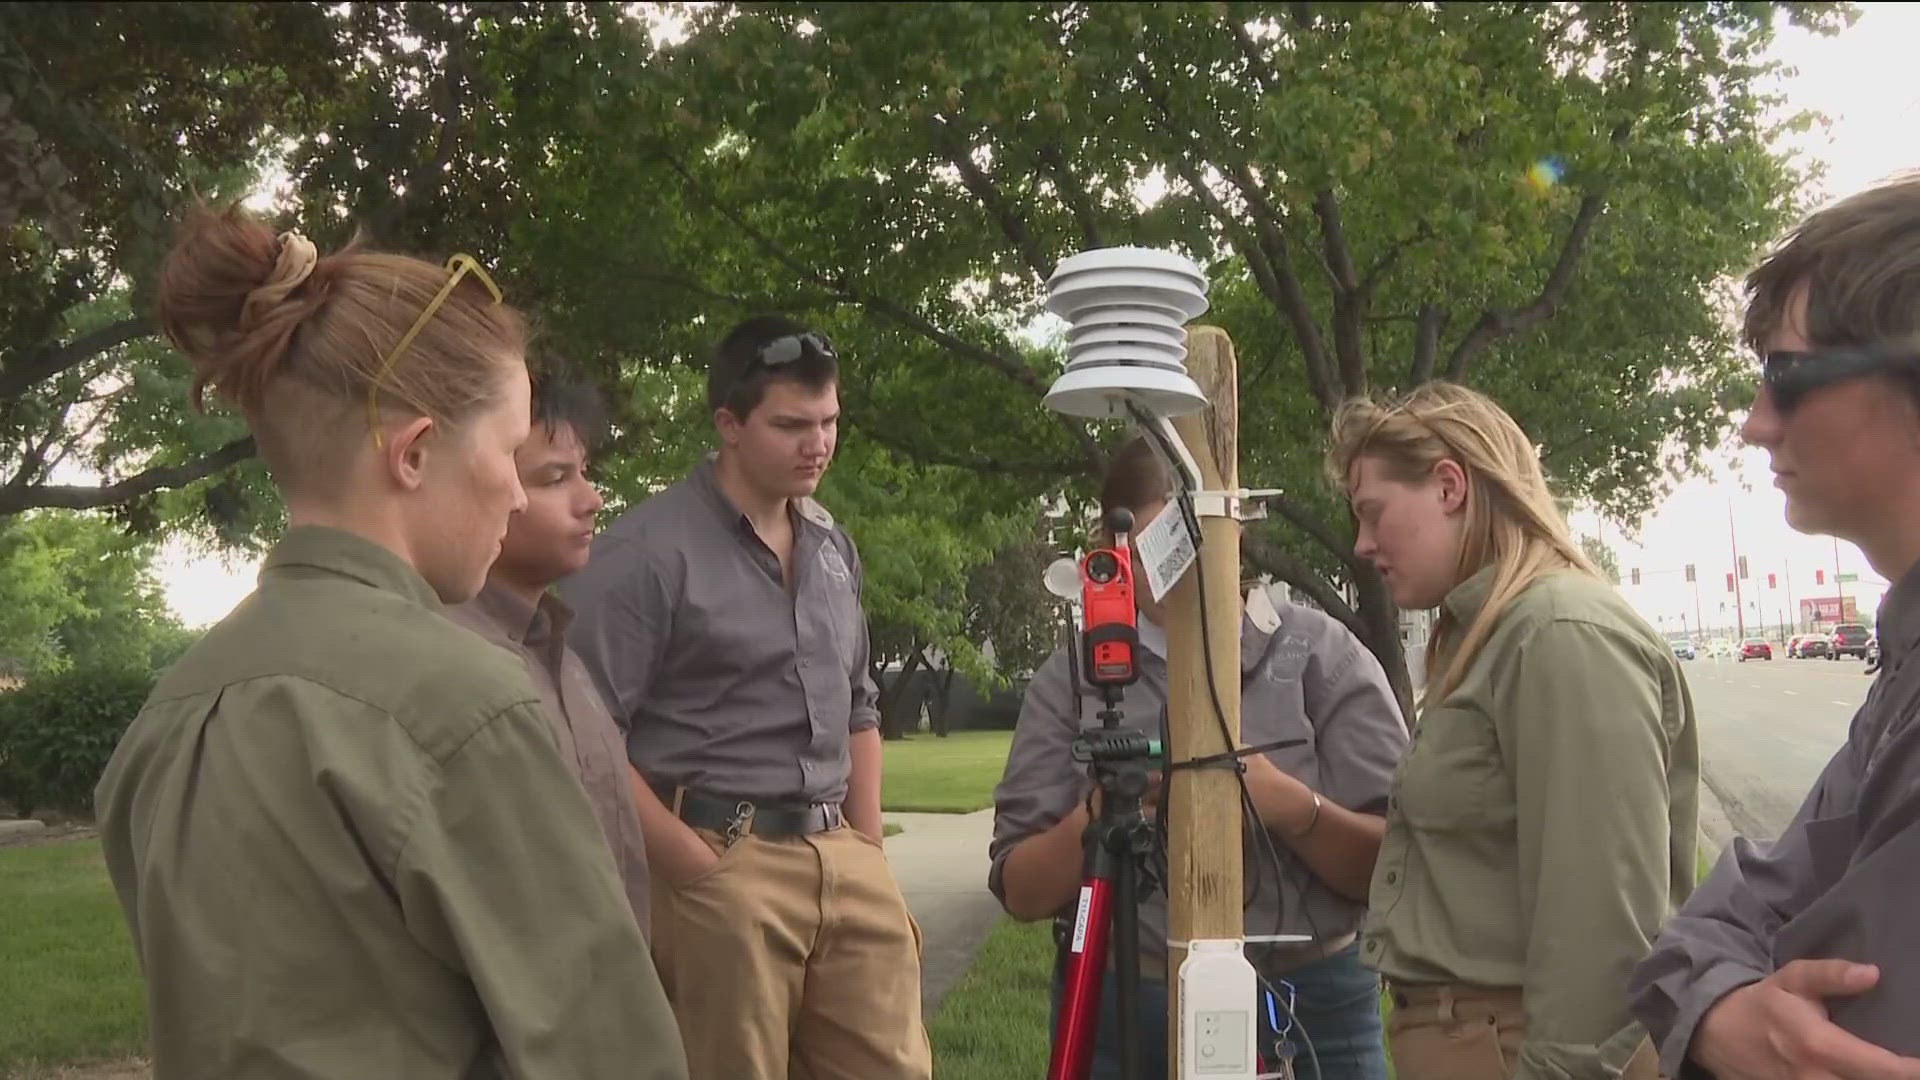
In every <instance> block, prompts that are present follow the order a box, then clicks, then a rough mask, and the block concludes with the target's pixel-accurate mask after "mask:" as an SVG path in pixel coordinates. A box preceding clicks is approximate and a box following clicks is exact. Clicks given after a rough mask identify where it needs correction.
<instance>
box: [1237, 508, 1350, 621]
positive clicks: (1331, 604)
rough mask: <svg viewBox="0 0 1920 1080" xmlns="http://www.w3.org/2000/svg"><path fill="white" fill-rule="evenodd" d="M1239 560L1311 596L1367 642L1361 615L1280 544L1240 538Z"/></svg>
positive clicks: (1242, 536) (1252, 538)
mask: <svg viewBox="0 0 1920 1080" xmlns="http://www.w3.org/2000/svg"><path fill="white" fill-rule="evenodd" d="M1240 557H1241V558H1243V559H1245V560H1246V561H1247V563H1248V564H1249V565H1251V566H1253V567H1254V568H1255V569H1258V570H1261V571H1263V572H1265V573H1268V574H1272V575H1273V576H1274V577H1277V578H1279V579H1280V580H1281V581H1284V582H1286V583H1287V584H1289V585H1291V586H1293V587H1294V588H1296V589H1299V590H1300V591H1301V592H1303V593H1306V594H1307V595H1308V596H1311V597H1313V602H1314V603H1316V604H1318V605H1320V610H1322V611H1324V612H1326V613H1327V614H1329V615H1331V616H1333V617H1334V618H1336V619H1339V620H1340V621H1341V622H1342V623H1344V624H1346V627H1347V629H1349V630H1352V631H1353V632H1354V635H1355V636H1356V637H1360V639H1361V640H1363V641H1364V640H1366V638H1365V625H1366V624H1365V623H1363V622H1361V620H1360V613H1359V612H1357V611H1355V610H1353V607H1352V606H1351V605H1349V604H1348V603H1347V602H1346V600H1344V599H1342V598H1341V596H1340V594H1339V593H1337V592H1335V591H1334V589H1333V587H1332V586H1331V585H1328V584H1327V582H1326V579H1324V578H1322V577H1321V576H1320V575H1319V574H1317V573H1315V572H1314V570H1313V568H1312V567H1311V566H1308V565H1307V564H1306V563H1305V562H1302V561H1301V560H1299V559H1296V558H1294V557H1293V556H1292V555H1289V554H1287V553H1286V552H1285V551H1283V550H1281V549H1280V547H1279V545H1277V544H1273V543H1270V542H1269V541H1266V540H1263V539H1261V538H1260V537H1258V536H1255V535H1254V534H1252V533H1242V534H1241V535H1240Z"/></svg>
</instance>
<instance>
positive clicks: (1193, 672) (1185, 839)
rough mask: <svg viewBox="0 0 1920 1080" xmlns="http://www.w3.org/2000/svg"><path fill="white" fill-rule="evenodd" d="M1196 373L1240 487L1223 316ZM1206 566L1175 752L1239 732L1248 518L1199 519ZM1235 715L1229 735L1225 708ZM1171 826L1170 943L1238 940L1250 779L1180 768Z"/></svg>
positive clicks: (1192, 356)
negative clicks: (1244, 783)
mask: <svg viewBox="0 0 1920 1080" xmlns="http://www.w3.org/2000/svg"><path fill="white" fill-rule="evenodd" d="M1187 372H1188V374H1190V375H1192V376H1193V379H1194V381H1195V382H1197V383H1199V384H1200V389H1201V391H1202V392H1204V393H1205V394H1206V395H1207V401H1208V402H1209V407H1208V408H1207V409H1205V410H1204V411H1202V412H1199V413H1196V414H1193V415H1191V416H1184V417H1181V418H1179V419H1177V420H1175V421H1174V427H1175V429H1176V430H1178V431H1179V432H1180V437H1181V439H1182V440H1183V441H1185V443H1186V444H1187V448H1188V450H1190V451H1191V452H1192V454H1193V456H1194V459H1195V461H1197V462H1198V463H1199V466H1200V473H1201V485H1202V487H1204V488H1205V489H1206V490H1209V491H1231V490H1235V489H1237V488H1239V486H1240V436H1239V426H1240V394H1239V379H1238V374H1237V366H1236V364H1235V361H1234V355H1233V342H1232V340H1231V339H1229V338H1228V337H1227V334H1226V331H1224V330H1221V329H1220V328H1218V327H1213V326H1195V327H1190V328H1188V336H1187ZM1200 531H1201V544H1200V558H1199V562H1200V566H1195V567H1192V568H1189V569H1188V570H1187V572H1186V574H1185V575H1184V576H1182V577H1181V579H1180V581H1179V582H1178V583H1177V584H1175V585H1174V587H1173V591H1172V592H1171V593H1169V594H1168V596H1167V605H1166V611H1167V652H1168V654H1169V655H1168V656H1167V683H1168V685H1167V709H1168V716H1167V723H1168V729H1169V730H1168V735H1169V737H1170V739H1171V744H1170V745H1169V746H1168V747H1167V754H1168V757H1169V759H1170V760H1173V761H1185V760H1188V759H1191V758H1197V757H1205V756H1207V755H1208V754H1219V753H1224V752H1226V751H1227V750H1230V749H1233V748H1234V747H1235V746H1237V745H1239V740H1240V617H1241V616H1240V523H1239V522H1238V521H1236V520H1234V519H1232V518H1224V517H1203V518H1201V519H1200ZM1201 566H1204V567H1205V571H1206V579H1207V615H1208V620H1207V638H1208V639H1209V640H1210V644H1211V645H1212V650H1211V651H1212V655H1213V687H1212V689H1210V688H1209V687H1208V681H1207V669H1206V655H1207V650H1206V649H1205V647H1204V646H1203V641H1202V637H1201V624H1200V577H1201V574H1200V569H1201ZM1215 690H1217V691H1218V694H1219V711H1220V712H1221V713H1223V714H1225V719H1226V726H1227V734H1226V736H1225V737H1224V738H1223V736H1222V734H1221V730H1220V721H1219V719H1218V718H1217V717H1216V715H1215V709H1214V691H1215ZM1167 797H1168V798H1169V799H1170V800H1171V801H1170V810H1171V828H1170V830H1169V833H1168V837H1167V845H1168V846H1167V866H1168V877H1169V878H1170V879H1171V880H1169V881H1168V883H1167V890H1168V893H1169V896H1168V901H1169V904H1168V907H1169V920H1168V927H1167V931H1168V932H1167V937H1168V939H1169V940H1170V941H1193V940H1197V939H1203V938H1237V937H1241V936H1242V935H1243V934H1244V933H1245V917H1244V916H1245V912H1244V911H1243V909H1242V907H1241V904H1242V899H1243V897H1242V893H1241V877H1242V870H1243V866H1242V856H1241V846H1240V843H1241V841H1240V827H1241V816H1240V785H1239V781H1238V778H1237V777H1236V776H1235V775H1234V773H1233V772H1231V771H1230V770H1227V769H1181V770H1178V771H1177V772H1175V773H1173V774H1172V776H1171V777H1170V787H1169V788H1168V791H1167ZM1185 959H1186V949H1185V948H1184V947H1170V948H1169V949H1168V950H1167V964H1168V968H1167V984H1168V989H1169V991H1170V992H1169V993H1168V995H1167V1002H1168V1008H1169V1009H1170V1010H1171V1011H1170V1013H1169V1015H1168V1024H1167V1034H1168V1049H1169V1052H1170V1055H1171V1056H1170V1057H1169V1058H1168V1061H1169V1062H1172V1063H1173V1065H1174V1069H1175V1074H1176V1075H1177V1074H1178V1068H1179V1065H1178V1063H1179V1061H1180V981H1179V971H1180V963H1181V961H1183V960H1185Z"/></svg>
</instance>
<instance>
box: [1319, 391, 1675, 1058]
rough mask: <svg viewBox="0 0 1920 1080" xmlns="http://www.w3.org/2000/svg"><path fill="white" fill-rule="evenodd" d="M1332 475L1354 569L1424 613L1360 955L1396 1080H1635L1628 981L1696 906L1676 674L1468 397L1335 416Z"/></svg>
mask: <svg viewBox="0 0 1920 1080" xmlns="http://www.w3.org/2000/svg"><path fill="white" fill-rule="evenodd" d="M1328 467H1329V472H1330V474H1331V475H1332V476H1333V477H1334V478H1335V480H1336V482H1338V483H1340V484H1341V485H1342V486H1343V487H1344V488H1345V490H1346V493H1347V497H1348V500H1349V502H1350V503H1351V505H1352V509H1353V514H1354V518H1355V520H1356V522H1357V526H1358V530H1359V535H1358V539H1357V541H1356V543H1355V545H1354V552H1355V554H1356V555H1358V556H1359V557H1360V558H1362V559H1365V560H1367V561H1368V562H1370V563H1372V564H1373V565H1374V566H1375V567H1376V568H1377V569H1378V570H1379V571H1380V572H1381V574H1382V576H1384V577H1385V579H1386V583H1387V587H1388V589H1389V591H1390V592H1391V594H1392V596H1393V601H1394V603H1395V604H1396V605H1397V606H1399V607H1401V608H1403V609H1427V608H1438V609H1439V617H1438V621H1437V623H1436V625H1435V631H1434V637H1433V641H1432V644H1431V647H1430V649H1429V653H1428V656H1429V660H1428V665H1427V672H1428V681H1427V685H1426V688H1425V692H1424V695H1423V698H1422V703H1421V709H1420V712H1419V716H1418V721H1417V724H1416V727H1415V730H1414V740H1413V745H1412V747H1411V749H1410V750H1409V751H1408V753H1407V756H1406V758H1405V759H1404V760H1403V762H1402V763H1401V766H1400V770H1399V773H1398V775H1397V777H1396V778H1395V782H1394V795H1393V801H1392V804H1391V806H1390V807H1389V809H1388V811H1387V826H1386V836H1385V838H1384V840H1383V842H1382V844H1381V848H1380V856H1379V860H1378V862H1377V863H1376V865H1375V868H1374V872H1373V885H1372V889H1371V891H1370V894H1369V901H1370V911H1369V914H1368V918H1367V923H1366V930H1365V938H1366V940H1365V945H1364V947H1363V951H1362V955H1363V956H1364V957H1365V959H1366V961H1367V963H1368V964H1370V965H1371V966H1372V967H1374V968H1375V969H1376V970H1378V971H1379V972H1380V974H1381V975H1382V977H1383V978H1384V979H1385V980H1386V982H1387V986H1388V989H1389V992H1390V995H1391V1000H1392V1002H1393V1005H1394V1012H1393V1016H1392V1018H1391V1020H1390V1022H1389V1024H1388V1032H1387V1034H1388V1044H1389V1046H1390V1048H1391V1050H1392V1054H1393V1060H1394V1065H1395V1068H1396V1070H1397V1073H1398V1076H1399V1077H1400V1080H1455V1078H1463V1080H1464V1078H1468V1077H1488V1078H1493V1077H1525V1078H1533V1077H1549V1076H1551V1077H1575V1078H1596V1080H1597V1078H1601V1077H1615V1076H1623V1075H1624V1076H1628V1077H1634V1078H1636V1080H1637V1078H1642V1077H1644V1078H1646V1080H1652V1077H1654V1076H1655V1062H1654V1057H1653V1054H1652V1051H1651V1048H1650V1047H1649V1046H1648V1045H1647V1043H1646V1039H1645V1033H1644V1032H1643V1031H1642V1030H1641V1029H1640V1027H1639V1026H1638V1025H1637V1024H1636V1023H1635V1022H1634V1021H1633V1020H1632V1019H1630V1017H1629V1016H1628V1013H1627V1001H1626V993H1625V992H1626V985H1627V977H1628V974H1629V973H1630V972H1631V971H1632V970H1633V966H1634V964H1635V963H1636V962H1637V961H1639V960H1640V958H1641V957H1643V956H1645V955H1646V953H1647V951H1648V948H1649V945H1650V944H1651V942H1652V940H1653V938H1654V936H1655V935H1656V934H1657V933H1658V932H1659V930H1660V926H1661V924H1662V923H1663V922H1664V921H1665V920H1666V919H1667V917H1668V915H1669V914H1670V913H1671V912H1672V911H1673V910H1674V909H1675V907H1676V906H1677V905H1678V904H1679V903H1680V901H1682V900H1684V899H1685V898H1686V895H1687V893H1688V891H1689V889H1690V887H1691V883H1692V880H1693V873H1694V845H1695V820H1696V809H1697V801H1696V800H1697V787H1698V780H1699V751H1698V748H1697V743H1696V738H1697V736H1696V732H1695V727H1694V717H1693V706H1692V703H1691V701H1690V700H1689V698H1688V694H1687V688H1686V684H1685V682H1684V681H1683V680H1682V678H1681V674H1680V670H1679V666H1678V664H1677V663H1676V662H1675V660H1674V658H1673V654H1672V653H1671V652H1670V651H1669V650H1668V648H1667V645H1666V643H1665V642H1664V641H1662V640H1661V639H1660V637H1659V636H1658V635H1656V634H1655V633H1654V632H1653V631H1652V630H1651V629H1650V628H1649V627H1648V626H1647V625H1646V623H1645V622H1643V621H1642V620H1641V619H1640V618H1639V616H1637V615H1635V614H1634V613H1633V611H1632V610H1631V609H1630V608H1629V607H1628V606H1627V604H1626V603H1625V602H1624V601H1623V600H1622V599H1621V598H1620V596H1619V595H1618V593H1617V592H1615V590H1614V589H1613V588H1612V587H1610V586H1609V585H1608V584H1607V583H1606V582H1605V581H1603V580H1601V578H1600V576H1599V574H1598V573H1597V572H1596V571H1595V570H1594V568H1593V566H1592V564H1591V563H1589V562H1588V561H1587V559H1586V558H1585V557H1584V556H1583V555H1582V554H1581V552H1580V549H1579V547H1578V546H1577V545H1576V544H1575V543H1574V542H1573V539H1572V537H1571V536H1570V535H1569V533H1568V531H1567V526H1566V522H1565V520H1564V519H1563V518H1562V517H1561V515H1560V512H1559V511H1558V510H1557V509H1556V507H1555V505H1554V501H1553V496H1552V494H1551V492H1550V491H1549V490H1548V487H1547V482H1546V477H1545V475H1544V474H1543V472H1542V470H1541V467H1540V457H1539V454H1538V453H1537V452H1536V451H1535V450H1534V447H1533V444H1532V442H1530V441H1529V440H1528V438H1527V436H1526V434H1525V433H1524V432H1522V431H1521V430H1520V428H1519V426H1518V425H1517V424H1515V423H1514V422H1513V419H1512V418H1511V417H1509V416H1508V415H1507V414H1506V413H1505V412H1504V411H1502V410H1501V408H1500V407H1499V406H1498V405H1496V404H1494V403H1493V402H1492V401H1490V400H1488V399H1487V398H1485V397H1483V396H1482V395H1480V394H1477V393H1475V392H1473V391H1471V390H1467V389H1464V388H1462V387H1458V386H1452V385H1447V384H1438V383H1436V384H1429V385H1427V386H1423V387H1421V388H1420V389H1418V390H1416V391H1414V392H1413V393H1412V394H1410V395H1408V396H1406V397H1404V398H1402V399H1400V400H1398V401H1396V402H1394V403H1392V404H1386V405H1382V404H1375V403H1372V402H1351V403H1349V404H1348V405H1347V406H1346V407H1345V408H1344V409H1343V410H1342V411H1341V412H1340V414H1339V416H1338V418H1337V419H1336V420H1335V423H1334V428H1333V437H1332V448H1331V452H1330V455H1329V461H1328Z"/></svg>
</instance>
